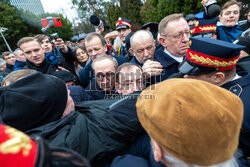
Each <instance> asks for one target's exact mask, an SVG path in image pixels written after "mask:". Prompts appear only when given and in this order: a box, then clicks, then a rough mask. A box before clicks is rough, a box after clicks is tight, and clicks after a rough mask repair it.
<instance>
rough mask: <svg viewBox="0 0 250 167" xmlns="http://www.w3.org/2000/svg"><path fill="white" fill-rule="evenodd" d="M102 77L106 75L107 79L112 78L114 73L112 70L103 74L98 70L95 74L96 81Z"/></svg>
mask: <svg viewBox="0 0 250 167" xmlns="http://www.w3.org/2000/svg"><path fill="white" fill-rule="evenodd" d="M104 77H106V79H109V80H110V79H113V78H115V73H114V72H107V73H106V74H104V73H101V72H99V73H97V74H96V75H95V78H96V80H97V81H103V79H104Z"/></svg>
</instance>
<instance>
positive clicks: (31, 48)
mask: <svg viewBox="0 0 250 167" xmlns="http://www.w3.org/2000/svg"><path fill="white" fill-rule="evenodd" d="M20 48H21V49H22V51H23V53H24V55H25V57H26V58H27V59H28V60H29V61H30V62H31V63H33V64H34V65H36V66H40V65H41V64H42V62H43V61H44V59H45V53H44V50H43V49H42V47H41V45H40V44H39V42H37V41H29V42H26V43H23V44H21V46H20Z"/></svg>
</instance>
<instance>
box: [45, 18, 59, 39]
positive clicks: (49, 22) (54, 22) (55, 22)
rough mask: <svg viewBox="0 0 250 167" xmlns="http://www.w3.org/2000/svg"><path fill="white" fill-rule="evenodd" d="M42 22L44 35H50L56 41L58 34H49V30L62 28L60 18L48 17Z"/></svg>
mask: <svg viewBox="0 0 250 167" xmlns="http://www.w3.org/2000/svg"><path fill="white" fill-rule="evenodd" d="M41 22H42V26H43V28H42V29H41V30H42V32H43V33H45V34H47V35H49V36H50V37H52V38H54V39H55V40H56V39H57V38H59V37H58V34H57V33H54V34H48V30H49V29H51V28H56V27H61V26H62V22H61V19H60V17H54V18H53V17H47V18H46V19H41Z"/></svg>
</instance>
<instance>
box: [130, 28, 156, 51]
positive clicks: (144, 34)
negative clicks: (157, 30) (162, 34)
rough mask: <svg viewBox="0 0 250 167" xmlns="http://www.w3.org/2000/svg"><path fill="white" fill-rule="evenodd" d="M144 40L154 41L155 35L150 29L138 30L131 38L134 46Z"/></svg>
mask: <svg viewBox="0 0 250 167" xmlns="http://www.w3.org/2000/svg"><path fill="white" fill-rule="evenodd" d="M142 40H151V41H152V42H153V41H154V37H153V35H152V33H151V32H150V31H148V30H139V31H136V32H135V33H134V34H133V35H132V37H131V38H130V44H131V47H132V48H133V47H134V45H136V44H137V43H140V42H142Z"/></svg>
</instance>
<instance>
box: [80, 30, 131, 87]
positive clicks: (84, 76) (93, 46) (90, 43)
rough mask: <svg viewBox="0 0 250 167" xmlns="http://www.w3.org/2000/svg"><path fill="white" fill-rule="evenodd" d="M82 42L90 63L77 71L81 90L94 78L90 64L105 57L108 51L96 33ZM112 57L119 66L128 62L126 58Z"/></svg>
mask: <svg viewBox="0 0 250 167" xmlns="http://www.w3.org/2000/svg"><path fill="white" fill-rule="evenodd" d="M84 41H85V42H84V43H85V47H86V50H87V54H88V55H89V57H90V59H91V61H90V62H89V63H88V64H87V65H86V66H84V67H83V68H82V69H81V70H80V71H79V78H80V82H81V86H82V87H83V88H86V87H87V86H88V85H89V83H90V81H91V80H92V79H93V78H94V73H93V70H92V67H91V66H92V62H93V61H94V60H95V59H96V58H97V57H99V56H101V55H105V54H106V52H107V51H108V49H107V44H106V41H105V39H104V38H103V36H102V35H100V34H98V33H95V32H94V33H90V34H88V35H87V37H86V38H85V39H84ZM110 57H111V56H110ZM113 57H114V58H115V59H116V60H117V62H118V65H121V64H123V63H125V62H127V61H128V60H127V58H126V57H124V56H113Z"/></svg>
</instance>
